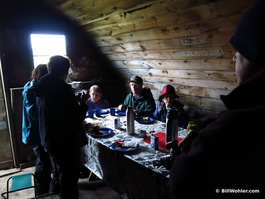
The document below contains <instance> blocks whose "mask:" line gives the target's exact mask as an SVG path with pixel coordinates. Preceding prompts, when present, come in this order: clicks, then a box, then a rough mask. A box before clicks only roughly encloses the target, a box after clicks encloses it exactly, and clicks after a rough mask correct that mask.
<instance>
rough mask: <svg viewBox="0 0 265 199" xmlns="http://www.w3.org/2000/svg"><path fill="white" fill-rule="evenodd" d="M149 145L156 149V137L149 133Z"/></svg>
mask: <svg viewBox="0 0 265 199" xmlns="http://www.w3.org/2000/svg"><path fill="white" fill-rule="evenodd" d="M150 145H151V147H152V148H153V149H155V150H157V149H158V137H157V136H155V135H151V141H150Z"/></svg>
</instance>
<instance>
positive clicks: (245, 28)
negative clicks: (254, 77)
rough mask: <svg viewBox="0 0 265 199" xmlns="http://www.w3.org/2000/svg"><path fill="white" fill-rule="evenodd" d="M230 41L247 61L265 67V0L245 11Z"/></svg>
mask: <svg viewBox="0 0 265 199" xmlns="http://www.w3.org/2000/svg"><path fill="white" fill-rule="evenodd" d="M230 43H231V44H232V46H233V47H234V48H235V50H236V51H238V52H239V53H240V54H241V55H242V56H244V57H245V58H246V59H247V60H248V61H250V62H252V63H254V64H256V65H258V66H263V67H265V60H264V56H265V0H261V1H259V2H258V3H256V4H255V5H254V6H253V7H252V8H250V9H249V10H248V11H247V13H246V14H245V15H244V17H243V18H242V20H241V22H240V23H239V25H238V27H237V30H236V32H235V34H234V36H233V37H232V38H231V40H230Z"/></svg>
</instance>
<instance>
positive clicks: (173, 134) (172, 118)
mask: <svg viewBox="0 0 265 199" xmlns="http://www.w3.org/2000/svg"><path fill="white" fill-rule="evenodd" d="M177 140H178V111H177V110H175V109H168V110H167V116H166V143H165V144H166V146H167V147H169V148H171V146H170V145H171V144H172V143H173V142H177Z"/></svg>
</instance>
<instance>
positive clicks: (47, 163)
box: [22, 64, 58, 195]
mask: <svg viewBox="0 0 265 199" xmlns="http://www.w3.org/2000/svg"><path fill="white" fill-rule="evenodd" d="M46 74H48V69H47V65H46V64H40V65H38V66H37V67H36V68H35V69H34V70H33V71H32V74H31V79H32V80H31V81H29V82H27V83H26V84H25V86H24V89H23V92H22V96H23V109H22V142H23V143H24V144H27V145H32V148H33V151H34V153H35V155H36V163H35V172H34V175H35V184H36V190H37V194H38V195H42V194H46V193H49V192H55V193H56V192H57V191H58V175H57V173H56V171H55V170H54V168H53V167H52V165H51V160H50V156H49V154H48V153H47V152H46V151H45V149H44V148H43V146H42V145H41V141H40V134H39V122H38V111H37V108H36V97H35V93H34V91H33V89H32V88H33V87H34V86H35V85H36V84H37V82H38V81H39V79H40V78H41V77H43V76H44V75H46ZM51 173H52V174H53V175H52V178H51Z"/></svg>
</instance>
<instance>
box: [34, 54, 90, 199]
mask: <svg viewBox="0 0 265 199" xmlns="http://www.w3.org/2000/svg"><path fill="white" fill-rule="evenodd" d="M70 64H71V61H70V59H69V58H67V57H64V56H59V55H56V56H52V57H51V58H50V60H49V63H48V72H49V74H48V75H46V76H45V77H43V78H42V79H41V80H40V81H39V82H38V83H37V85H36V87H35V88H34V90H35V93H36V100H37V108H38V113H39V126H40V138H41V144H42V146H43V147H44V148H45V149H46V150H47V151H48V153H49V154H50V156H51V157H52V159H53V161H54V163H55V165H56V167H57V171H58V174H59V185H60V198H61V199H76V198H78V187H77V183H78V179H79V166H80V152H79V149H80V146H81V143H82V142H83V140H82V138H81V137H82V136H81V133H80V126H81V125H82V123H83V120H84V119H85V115H86V111H87V105H85V102H86V101H87V98H88V95H85V94H84V93H82V95H81V97H80V100H79V101H78V100H77V99H76V97H75V94H74V93H73V91H72V89H71V86H70V85H68V84H67V83H66V82H65V81H66V79H67V76H68V71H69V68H70Z"/></svg>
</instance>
